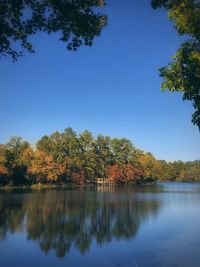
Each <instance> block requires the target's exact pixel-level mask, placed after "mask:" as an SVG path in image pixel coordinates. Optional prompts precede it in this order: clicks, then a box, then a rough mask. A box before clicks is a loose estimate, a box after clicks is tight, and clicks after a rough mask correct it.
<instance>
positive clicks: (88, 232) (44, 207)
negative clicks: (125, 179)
mask: <svg viewBox="0 0 200 267" xmlns="http://www.w3.org/2000/svg"><path fill="white" fill-rule="evenodd" d="M138 188H139V187H138ZM138 188H134V187H129V188H128V189H127V188H126V189H125V188H117V187H111V188H101V187H100V188H95V189H94V187H89V188H87V187H80V188H79V187H78V188H72V189H71V190H69V189H68V190H61V189H60V190H47V191H46V190H44V191H40V192H36V191H35V192H31V191H29V192H26V193H25V191H22V192H18V191H17V192H11V193H10V194H8V193H5V194H0V238H1V239H6V237H7V235H8V233H17V232H25V233H26V235H27V238H28V239H29V240H34V241H35V242H37V244H38V246H39V247H40V248H41V250H42V251H44V252H45V253H47V252H49V251H50V250H55V251H56V255H57V256H58V257H60V258H62V257H64V256H65V254H66V253H67V252H69V251H70V248H71V247H72V246H73V247H76V248H77V249H78V250H79V251H80V252H81V253H84V252H86V251H88V250H89V249H90V246H91V243H92V241H93V240H94V239H95V240H96V242H97V244H100V245H101V244H103V243H104V242H111V241H112V239H113V238H116V239H121V238H126V239H132V238H134V236H135V235H136V234H137V231H138V229H139V227H140V225H141V224H142V223H143V222H144V221H145V220H147V219H148V217H149V216H150V215H156V213H157V212H158V210H159V207H160V205H161V204H160V202H159V201H158V200H156V199H152V198H149V199H148V198H147V199H145V198H140V194H141V192H143V193H144V192H145V190H146V189H145V188H146V187H144V188H142V189H141V188H139V189H138ZM151 190H152V191H153V190H154V187H152V188H151ZM155 190H158V191H159V192H161V191H162V186H157V187H155Z"/></svg>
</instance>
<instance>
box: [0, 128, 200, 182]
mask: <svg viewBox="0 0 200 267" xmlns="http://www.w3.org/2000/svg"><path fill="white" fill-rule="evenodd" d="M96 178H109V179H112V180H113V181H114V182H115V183H118V184H131V183H149V182H154V181H156V180H160V181H191V182H194V181H200V160H197V161H194V162H182V161H177V162H166V161H165V160H157V159H156V158H155V157H154V156H153V155H152V154H151V153H145V152H144V151H142V150H140V149H138V148H136V147H135V146H134V145H133V144H132V142H131V141H130V140H128V139H126V138H111V137H109V136H104V135H98V136H96V137H94V136H93V135H92V133H91V132H89V131H87V130H85V131H83V132H82V133H80V134H77V133H76V132H75V131H74V130H73V129H72V128H66V129H65V130H64V131H63V132H58V131H56V132H54V133H52V134H51V135H49V136H48V135H45V136H43V137H42V138H41V139H40V140H38V142H37V143H36V144H35V145H34V146H32V145H31V144H30V143H28V142H27V141H25V140H23V139H22V138H21V137H11V138H10V140H9V142H8V143H6V144H0V184H1V185H31V184H38V183H41V184H65V183H73V184H80V185H83V184H91V183H93V182H94V181H95V179H96Z"/></svg>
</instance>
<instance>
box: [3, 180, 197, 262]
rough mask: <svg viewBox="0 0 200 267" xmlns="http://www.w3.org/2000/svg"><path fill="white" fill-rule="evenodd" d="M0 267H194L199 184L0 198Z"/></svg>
mask: <svg viewBox="0 0 200 267" xmlns="http://www.w3.org/2000/svg"><path fill="white" fill-rule="evenodd" d="M0 266H3V267H11V266H17V267H22V266H29V267H32V266H34V267H37V266H38V267H40V266H41V267H44V266H48V267H51V266H52V267H55V266H58V267H59V266H65V267H66V266H69V267H71V266H72V267H79V266H80V267H90V266H91V267H93V266H96V267H101V266H104V267H114V266H121V267H123V266H126V267H129V266H131V267H133V266H139V267H157V266H158V267H199V266H200V184H187V183H161V184H157V185H153V186H135V187H72V188H68V189H53V190H41V191H33V190H12V191H1V192H0Z"/></svg>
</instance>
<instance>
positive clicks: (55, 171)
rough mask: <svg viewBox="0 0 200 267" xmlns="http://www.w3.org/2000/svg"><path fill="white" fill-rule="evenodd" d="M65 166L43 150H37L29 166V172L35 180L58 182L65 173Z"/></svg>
mask: <svg viewBox="0 0 200 267" xmlns="http://www.w3.org/2000/svg"><path fill="white" fill-rule="evenodd" d="M64 171H65V168H64V167H63V166H62V165H60V164H56V162H55V161H54V160H53V157H52V156H50V155H47V154H46V153H45V152H43V151H39V150H37V151H36V152H35V154H34V158H33V160H32V161H31V166H30V167H29V168H28V174H29V175H30V176H31V177H32V178H33V181H34V182H41V183H45V182H57V181H58V180H59V178H60V177H61V176H62V175H63V174H64Z"/></svg>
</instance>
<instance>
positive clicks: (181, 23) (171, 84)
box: [151, 0, 200, 130]
mask: <svg viewBox="0 0 200 267" xmlns="http://www.w3.org/2000/svg"><path fill="white" fill-rule="evenodd" d="M151 3H152V6H153V8H158V7H164V8H165V9H166V10H167V11H168V16H169V19H170V20H171V21H173V22H174V27H175V29H176V30H177V32H178V34H179V35H183V34H185V35H186V36H188V39H187V40H186V41H185V42H183V43H182V44H181V46H180V48H179V49H178V50H177V52H176V54H175V55H174V56H173V58H172V62H170V63H169V64H168V65H167V66H165V67H162V68H160V76H161V77H162V78H163V82H162V89H163V90H164V89H169V90H170V91H172V92H173V91H177V92H182V93H183V100H190V101H192V103H193V107H194V109H195V112H194V113H193V115H192V122H193V123H194V124H196V125H197V126H198V127H199V130H200V2H199V1H195V0H152V2H151Z"/></svg>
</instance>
